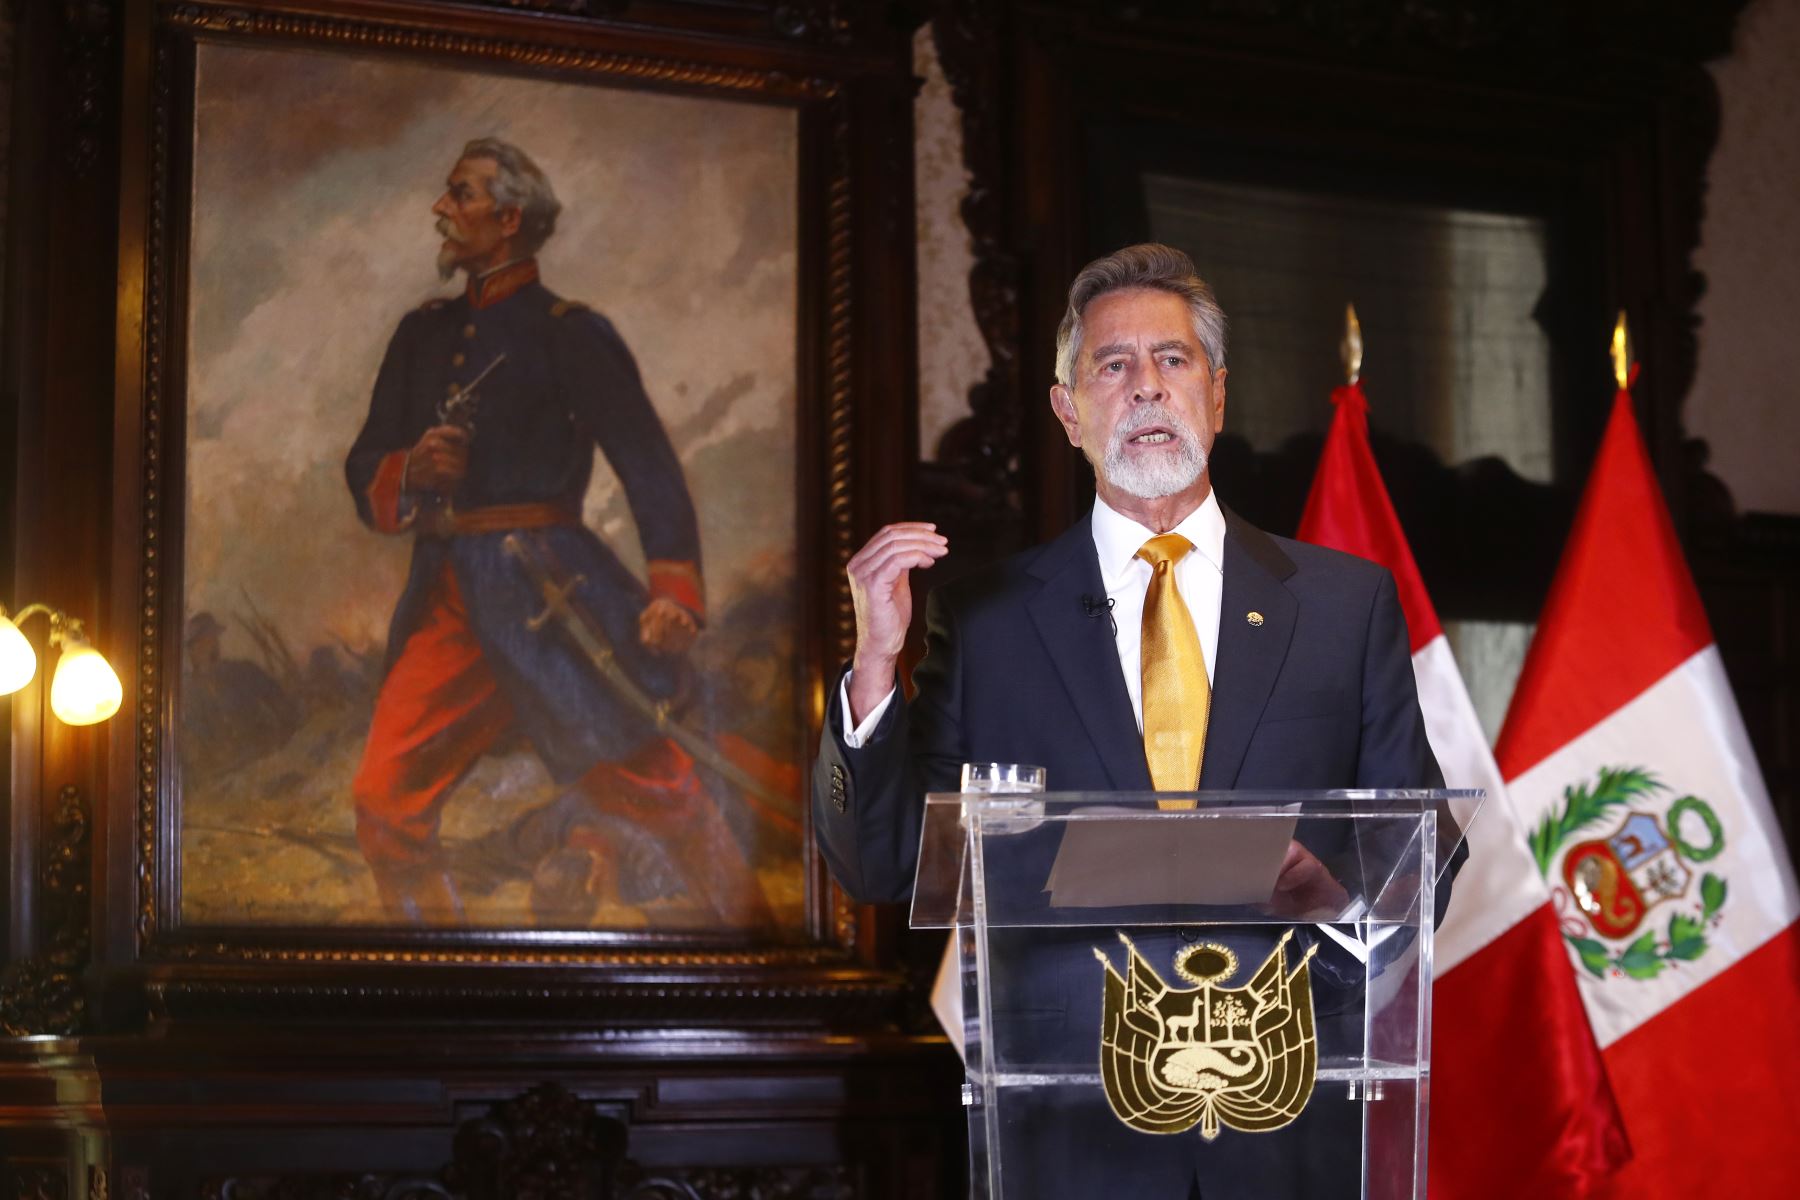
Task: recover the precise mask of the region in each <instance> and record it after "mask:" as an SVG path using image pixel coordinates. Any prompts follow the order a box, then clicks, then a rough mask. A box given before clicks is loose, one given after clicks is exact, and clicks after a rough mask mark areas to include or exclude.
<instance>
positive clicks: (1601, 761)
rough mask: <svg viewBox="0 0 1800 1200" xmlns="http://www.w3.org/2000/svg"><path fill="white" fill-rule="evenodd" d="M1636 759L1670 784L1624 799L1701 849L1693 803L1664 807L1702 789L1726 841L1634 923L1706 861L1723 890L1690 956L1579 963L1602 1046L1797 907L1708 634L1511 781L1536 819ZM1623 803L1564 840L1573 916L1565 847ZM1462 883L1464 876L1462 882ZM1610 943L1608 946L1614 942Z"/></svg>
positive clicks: (1797, 893) (1556, 874) (1573, 914)
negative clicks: (1651, 969)
mask: <svg viewBox="0 0 1800 1200" xmlns="http://www.w3.org/2000/svg"><path fill="white" fill-rule="evenodd" d="M1626 767H1641V768H1643V769H1645V770H1648V771H1649V772H1651V773H1652V774H1653V775H1655V776H1656V778H1657V779H1658V780H1660V781H1661V782H1662V783H1663V784H1665V785H1667V790H1666V791H1659V792H1657V793H1656V794H1655V795H1654V796H1651V797H1645V798H1642V799H1640V800H1637V801H1635V802H1633V803H1632V804H1631V805H1630V806H1629V807H1630V808H1635V809H1639V810H1642V811H1645V812H1648V813H1649V814H1650V815H1652V816H1654V817H1656V818H1657V819H1658V821H1659V822H1660V823H1661V825H1662V828H1663V829H1664V831H1666V832H1668V833H1671V834H1674V835H1676V836H1680V837H1683V838H1685V839H1686V840H1687V841H1688V842H1689V843H1690V844H1697V845H1698V846H1700V847H1701V848H1702V849H1705V848H1706V846H1707V844H1708V842H1709V841H1710V838H1709V834H1708V830H1707V829H1706V828H1705V827H1704V825H1703V822H1702V819H1701V818H1699V817H1698V816H1695V815H1692V814H1690V815H1688V816H1686V817H1684V818H1683V819H1682V821H1681V824H1680V828H1679V829H1677V830H1669V828H1668V824H1669V822H1668V812H1669V808H1670V806H1671V805H1672V804H1674V803H1675V801H1676V800H1677V799H1679V798H1681V797H1685V796H1694V797H1698V798H1699V799H1700V800H1701V801H1703V802H1704V803H1705V804H1706V805H1708V806H1710V808H1711V810H1712V812H1713V813H1714V814H1716V816H1717V818H1718V821H1719V823H1720V826H1721V828H1722V831H1723V837H1724V847H1723V849H1722V850H1721V852H1720V853H1719V854H1718V855H1717V857H1708V858H1707V859H1706V860H1705V861H1704V863H1703V864H1693V863H1684V865H1685V866H1687V867H1688V869H1689V870H1690V871H1691V875H1692V878H1691V880H1689V881H1688V885H1687V887H1686V889H1685V891H1684V892H1683V894H1682V895H1681V896H1679V897H1677V898H1675V899H1673V900H1669V901H1664V902H1661V903H1652V904H1651V905H1650V906H1649V908H1648V909H1647V910H1646V912H1645V914H1644V917H1643V922H1642V924H1641V926H1640V927H1638V928H1637V929H1634V930H1633V931H1632V934H1631V935H1628V936H1637V935H1639V934H1641V932H1647V931H1651V930H1659V929H1660V928H1661V927H1662V925H1663V924H1665V923H1666V922H1667V921H1668V918H1669V915H1670V914H1672V913H1674V912H1676V911H1678V910H1680V911H1686V910H1687V909H1690V908H1695V907H1697V905H1696V902H1695V898H1696V894H1697V892H1698V889H1699V886H1700V879H1701V877H1702V875H1703V874H1704V873H1711V874H1714V875H1717V876H1718V877H1720V878H1721V879H1723V880H1724V881H1725V884H1726V887H1727V892H1726V901H1725V904H1724V906H1723V907H1722V909H1721V910H1720V912H1719V914H1718V916H1717V918H1716V923H1715V924H1712V925H1709V926H1708V927H1707V928H1706V930H1705V936H1706V940H1707V943H1708V944H1707V949H1706V951H1705V952H1704V953H1703V954H1701V955H1700V956H1699V957H1697V958H1695V959H1693V960H1692V961H1689V962H1677V963H1673V964H1671V965H1668V966H1667V967H1665V968H1664V969H1663V970H1661V971H1660V972H1659V973H1658V974H1657V975H1656V976H1655V977H1654V978H1650V979H1629V978H1620V977H1615V976H1610V975H1609V976H1608V977H1605V978H1599V977H1596V976H1595V975H1594V974H1593V973H1592V972H1591V971H1589V970H1588V969H1586V968H1584V967H1580V966H1577V968H1576V977H1577V978H1578V979H1579V980H1580V982H1581V991H1582V998H1583V1000H1584V1001H1585V1002H1586V1004H1587V1008H1588V1016H1589V1019H1590V1021H1591V1022H1592V1024H1593V1027H1594V1036H1595V1037H1596V1038H1597V1039H1598V1040H1599V1043H1600V1045H1601V1046H1602V1047H1605V1046H1609V1045H1611V1044H1612V1043H1613V1042H1616V1041H1617V1040H1618V1039H1619V1038H1621V1037H1623V1036H1624V1035H1625V1034H1627V1033H1630V1032H1631V1031H1632V1030H1633V1029H1635V1028H1637V1027H1638V1026H1639V1025H1642V1024H1643V1023H1644V1022H1645V1021H1648V1020H1649V1019H1650V1018H1652V1017H1654V1016H1655V1015H1656V1014H1657V1013H1659V1012H1661V1011H1662V1010H1663V1009H1664V1008H1667V1007H1668V1006H1669V1005H1671V1004H1673V1003H1675V1002H1676V1001H1677V1000H1680V999H1681V998H1682V997H1683V996H1686V995H1688V994H1689V993H1690V992H1692V991H1694V989H1696V988H1698V987H1699V986H1700V985H1701V984H1703V983H1706V982H1707V981H1708V980H1710V979H1713V978H1715V977H1717V976H1718V975H1719V974H1721V973H1722V972H1724V971H1725V970H1727V969H1728V968H1730V967H1731V966H1732V964H1733V963H1735V962H1737V960H1738V959H1740V958H1742V957H1743V956H1744V955H1746V954H1748V953H1749V952H1750V951H1752V950H1754V949H1756V948H1757V947H1758V946H1760V945H1762V944H1763V943H1764V942H1766V941H1768V940H1769V939H1770V938H1771V937H1773V936H1775V935H1776V934H1777V933H1779V932H1780V931H1781V930H1782V929H1784V928H1786V927H1787V926H1788V925H1789V924H1791V923H1792V922H1793V921H1794V919H1795V916H1796V914H1800V890H1797V889H1796V887H1795V882H1794V872H1793V867H1792V865H1791V864H1790V863H1789V862H1788V860H1787V858H1786V856H1785V855H1784V854H1782V853H1781V852H1780V848H1781V847H1782V846H1783V844H1784V843H1783V841H1782V836H1781V830H1780V829H1779V827H1778V826H1777V825H1776V823H1775V817H1774V811H1773V809H1772V808H1771V806H1770V804H1769V794H1768V791H1767V790H1766V789H1765V788H1764V786H1763V781H1762V775H1761V773H1760V772H1759V771H1758V769H1757V764H1756V755H1755V753H1754V751H1752V750H1751V748H1750V739H1749V737H1748V735H1747V734H1746V733H1745V731H1744V723H1743V719H1742V718H1741V717H1740V716H1739V715H1738V710H1737V704H1736V702H1735V701H1734V700H1733V698H1732V694H1731V686H1730V683H1729V682H1728V681H1727V679H1726V677H1725V668H1724V665H1723V664H1722V663H1721V661H1720V659H1719V652H1718V648H1717V647H1716V646H1708V647H1707V648H1706V649H1704V650H1702V651H1700V652H1699V653H1698V654H1696V655H1694V656H1693V657H1692V658H1690V659H1688V660H1687V661H1686V662H1684V663H1682V664H1681V665H1680V666H1678V667H1676V668H1675V669H1674V670H1673V671H1670V672H1669V673H1668V674H1667V675H1665V676H1663V677H1662V678H1661V679H1660V680H1658V681H1657V682H1656V683H1654V684H1652V685H1651V686H1650V687H1649V688H1647V689H1646V690H1645V691H1643V692H1642V693H1640V694H1639V695H1638V696H1637V697H1636V698H1635V699H1633V700H1631V701H1630V702H1628V703H1626V704H1625V705H1623V706H1622V707H1620V708H1619V709H1618V710H1617V711H1615V712H1614V713H1613V714H1612V715H1611V716H1609V717H1607V718H1606V719H1605V720H1603V721H1601V722H1600V723H1599V724H1598V725H1596V726H1594V727H1593V728H1592V729H1589V730H1588V731H1587V732H1585V733H1583V734H1581V735H1580V736H1579V737H1577V738H1575V739H1574V740H1573V741H1571V742H1569V743H1568V744H1567V745H1565V746H1563V747H1562V749H1560V750H1558V751H1556V752H1555V753H1554V754H1552V755H1550V756H1549V757H1548V758H1546V759H1545V760H1544V761H1543V762H1541V763H1538V764H1537V765H1536V766H1534V767H1532V768H1531V769H1530V770H1528V771H1526V772H1525V773H1523V774H1522V775H1520V776H1519V777H1518V778H1517V779H1514V780H1513V781H1512V782H1511V784H1510V785H1509V788H1510V790H1511V793H1512V797H1513V801H1514V803H1515V804H1517V805H1518V808H1519V813H1520V816H1521V817H1523V818H1524V819H1525V820H1526V822H1527V823H1528V824H1530V825H1535V824H1536V823H1537V822H1538V821H1539V820H1541V819H1542V817H1543V816H1544V815H1545V814H1547V813H1552V812H1555V811H1557V810H1560V809H1561V807H1562V804H1563V789H1564V788H1566V787H1569V786H1571V785H1574V784H1582V783H1586V784H1592V783H1593V781H1594V780H1595V779H1596V778H1597V777H1598V775H1599V772H1600V770H1601V769H1602V768H1626ZM1625 815H1626V811H1625V808H1617V809H1613V810H1610V811H1609V812H1607V814H1606V815H1605V816H1604V817H1603V818H1601V819H1599V820H1596V821H1594V822H1592V823H1591V824H1590V825H1588V826H1586V827H1584V828H1582V829H1581V830H1579V831H1577V832H1574V833H1572V834H1571V835H1570V836H1569V837H1568V838H1567V839H1566V840H1565V841H1564V842H1563V843H1562V845H1561V846H1560V847H1559V850H1558V854H1557V857H1556V859H1555V861H1553V862H1552V864H1551V868H1550V884H1551V886H1552V888H1553V889H1557V890H1559V891H1560V892H1561V893H1562V894H1561V895H1559V896H1558V911H1559V912H1561V913H1562V914H1563V915H1564V916H1565V917H1566V918H1571V919H1579V915H1580V914H1579V913H1578V911H1576V910H1575V909H1574V908H1573V907H1572V902H1571V901H1570V900H1569V898H1568V891H1567V888H1566V887H1565V886H1564V879H1563V874H1562V863H1563V857H1564V855H1565V854H1566V853H1567V851H1568V850H1569V849H1570V848H1571V847H1573V846H1575V845H1577V844H1579V843H1580V842H1585V841H1593V840H1596V839H1603V838H1606V837H1607V836H1608V835H1610V834H1612V833H1613V832H1614V831H1615V830H1616V829H1617V828H1618V827H1619V825H1620V823H1621V822H1622V821H1623V819H1624V817H1625ZM1461 888H1462V884H1461V881H1460V880H1459V881H1458V883H1457V889H1458V891H1460V890H1461ZM1618 948H1619V947H1618V945H1617V944H1611V945H1609V949H1613V950H1617V949H1618Z"/></svg>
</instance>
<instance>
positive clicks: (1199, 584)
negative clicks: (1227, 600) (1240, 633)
mask: <svg viewBox="0 0 1800 1200" xmlns="http://www.w3.org/2000/svg"><path fill="white" fill-rule="evenodd" d="M1092 532H1093V536H1094V549H1095V551H1096V552H1097V553H1098V554H1099V556H1100V581H1101V583H1102V584H1103V585H1104V586H1105V588H1106V595H1107V598H1108V599H1109V600H1111V601H1112V618H1113V639H1114V642H1115V643H1116V644H1117V646H1118V650H1119V672H1120V674H1122V675H1123V676H1124V677H1125V690H1126V691H1127V692H1128V693H1130V695H1131V711H1132V714H1133V715H1134V716H1135V717H1136V718H1137V726H1138V730H1139V731H1140V732H1141V731H1142V730H1143V728H1144V675H1143V663H1142V662H1141V661H1140V659H1139V655H1140V653H1141V650H1140V647H1141V646H1142V644H1143V637H1144V595H1145V593H1147V592H1148V591H1149V590H1150V575H1151V570H1150V564H1149V563H1147V562H1145V561H1144V560H1143V559H1141V558H1138V557H1137V552H1138V549H1139V548H1140V547H1141V546H1143V544H1144V543H1145V542H1147V541H1149V540H1150V539H1151V538H1153V537H1155V536H1156V531H1155V530H1153V529H1149V528H1146V527H1145V526H1143V525H1139V524H1138V523H1137V522H1136V521H1134V520H1132V519H1131V518H1130V517H1127V516H1124V515H1123V514H1121V513H1119V512H1118V511H1117V510H1115V509H1113V508H1112V507H1111V506H1109V505H1108V504H1107V503H1106V501H1104V500H1101V499H1098V498H1096V499H1095V500H1094V516H1093V525H1092ZM1169 532H1171V533H1179V534H1180V535H1181V536H1183V537H1185V538H1186V539H1187V540H1188V541H1190V542H1192V543H1193V544H1194V548H1193V549H1192V550H1190V551H1189V552H1188V553H1187V554H1186V555H1184V556H1183V557H1182V559H1181V561H1180V562H1178V563H1176V564H1175V590H1176V591H1178V592H1180V593H1181V599H1182V600H1183V602H1185V603H1186V604H1187V608H1188V615H1189V616H1191V617H1192V618H1193V620H1194V631H1195V632H1196V633H1198V634H1199V635H1200V652H1201V653H1202V654H1204V655H1205V656H1206V682H1207V684H1208V685H1209V686H1210V685H1211V683H1212V681H1213V664H1214V663H1215V661H1216V660H1217V659H1218V655H1219V607H1220V603H1221V597H1222V596H1223V593H1224V588H1225V514H1224V512H1223V511H1222V510H1221V509H1220V508H1219V497H1218V493H1217V492H1214V491H1212V490H1211V489H1208V490H1207V493H1206V499H1205V500H1204V501H1203V502H1201V505H1200V507H1199V508H1196V509H1195V510H1194V511H1193V512H1191V513H1189V514H1188V515H1187V517H1186V519H1184V520H1183V521H1182V522H1181V523H1180V524H1179V525H1177V526H1175V528H1174V529H1172V530H1170V531H1169ZM893 700H894V692H893V691H892V690H890V691H889V692H888V694H887V695H886V696H885V697H884V698H883V699H882V701H881V703H880V704H877V705H876V706H875V707H874V708H873V709H871V710H870V711H869V715H868V716H866V717H864V718H863V721H862V723H861V724H860V725H857V726H856V727H855V728H854V729H852V728H851V724H850V672H848V671H846V672H845V673H844V682H843V684H842V685H841V686H840V687H839V689H838V703H839V704H840V705H841V706H842V718H843V725H844V729H845V733H844V744H845V745H847V746H849V747H850V748H851V749H852V750H855V749H857V748H858V747H860V746H861V745H862V744H863V743H864V742H865V741H866V740H867V739H868V738H869V736H870V735H871V734H873V733H874V732H875V726H876V725H877V724H878V723H879V722H880V720H881V717H882V714H883V713H885V712H887V709H888V705H889V704H891V703H893Z"/></svg>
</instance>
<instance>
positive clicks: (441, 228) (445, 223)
mask: <svg viewBox="0 0 1800 1200" xmlns="http://www.w3.org/2000/svg"><path fill="white" fill-rule="evenodd" d="M437 231H438V236H440V237H442V238H445V239H446V240H448V241H452V242H455V243H456V244H457V245H459V246H460V245H462V239H461V238H459V237H457V236H456V226H454V225H452V224H451V223H450V218H449V217H439V218H438V219H437Z"/></svg>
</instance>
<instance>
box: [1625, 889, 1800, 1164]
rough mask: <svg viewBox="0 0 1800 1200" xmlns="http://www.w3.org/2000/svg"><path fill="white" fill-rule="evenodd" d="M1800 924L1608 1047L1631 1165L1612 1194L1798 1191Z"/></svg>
mask: <svg viewBox="0 0 1800 1200" xmlns="http://www.w3.org/2000/svg"><path fill="white" fill-rule="evenodd" d="M1796 984H1800V926H1795V925H1789V926H1788V927H1787V928H1786V929H1784V930H1782V931H1781V932H1780V933H1778V934H1776V935H1775V936H1774V937H1773V938H1771V939H1770V940H1769V941H1767V942H1765V943H1763V945H1762V946H1760V947H1758V948H1757V949H1756V950H1754V951H1752V952H1751V953H1750V954H1747V955H1745V956H1744V957H1743V958H1742V959H1740V960H1739V961H1738V962H1737V963H1736V964H1735V965H1733V966H1732V967H1731V968H1730V969H1729V970H1727V971H1726V972H1725V973H1724V974H1722V975H1720V976H1719V977H1718V978H1717V979H1714V980H1712V981H1711V982H1710V983H1707V984H1706V985H1705V986H1703V987H1700V988H1698V989H1696V990H1695V991H1693V992H1691V993H1689V994H1688V995H1687V996H1685V997H1683V998H1682V999H1681V1000H1679V1001H1677V1002H1676V1003H1675V1004H1673V1005H1671V1006H1669V1007H1668V1008H1666V1009H1664V1010H1663V1011H1662V1012H1660V1013H1658V1014H1657V1015H1656V1016H1655V1017H1654V1018H1652V1019H1651V1020H1649V1021H1648V1022H1646V1023H1645V1024H1643V1025H1642V1026H1640V1027H1638V1028H1637V1029H1634V1030H1632V1031H1631V1032H1630V1033H1628V1034H1626V1035H1625V1036H1624V1037H1622V1038H1620V1039H1619V1040H1618V1041H1616V1042H1614V1043H1613V1044H1612V1045H1611V1046H1608V1047H1607V1048H1606V1066H1607V1069H1608V1071H1609V1072H1610V1073H1611V1074H1612V1078H1613V1083H1614V1084H1615V1085H1616V1086H1617V1087H1618V1089H1619V1091H1620V1093H1621V1094H1624V1095H1630V1096H1635V1097H1638V1098H1639V1099H1638V1100H1637V1101H1636V1102H1635V1103H1633V1105H1632V1107H1631V1115H1630V1117H1629V1118H1628V1121H1627V1124H1628V1126H1629V1128H1630V1131H1631V1144H1632V1147H1633V1149H1634V1151H1635V1153H1634V1154H1633V1156H1632V1161H1631V1162H1630V1164H1629V1165H1627V1166H1626V1168H1625V1169H1624V1170H1623V1171H1622V1172H1620V1173H1619V1174H1618V1175H1616V1176H1614V1177H1613V1179H1612V1181H1611V1185H1610V1186H1609V1187H1608V1188H1607V1190H1606V1191H1605V1192H1604V1195H1605V1196H1607V1197H1609V1198H1610V1200H1659V1198H1661V1197H1667V1198H1668V1200H1677V1198H1679V1200H1691V1198H1692V1197H1695V1196H1793V1195H1800V1153H1796V1150H1795V1147H1794V1138H1795V1132H1796V1131H1797V1130H1800V1087H1797V1086H1796V1080H1795V1072H1796V1069H1797V1068H1800V1021H1796V1020H1795V1015H1794V1005H1793V997H1794V991H1795V987H1796Z"/></svg>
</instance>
